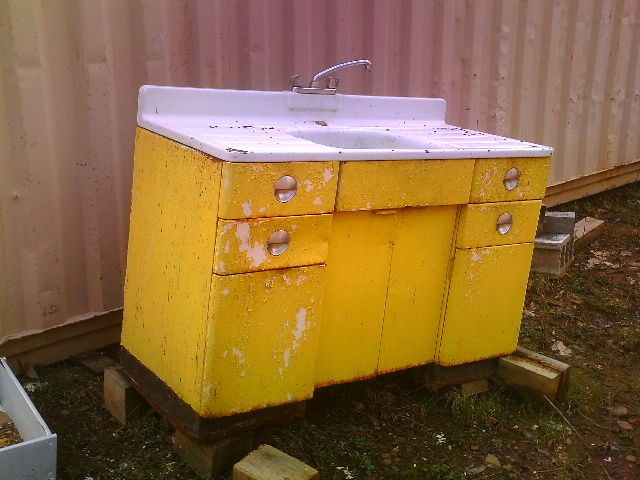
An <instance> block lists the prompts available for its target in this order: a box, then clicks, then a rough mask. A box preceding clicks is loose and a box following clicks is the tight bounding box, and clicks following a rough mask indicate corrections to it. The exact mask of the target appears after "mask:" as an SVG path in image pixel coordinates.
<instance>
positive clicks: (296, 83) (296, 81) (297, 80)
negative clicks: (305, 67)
mask: <svg viewBox="0 0 640 480" xmlns="http://www.w3.org/2000/svg"><path fill="white" fill-rule="evenodd" d="M291 86H292V87H293V88H296V87H301V86H302V75H294V76H292V77H291Z"/></svg>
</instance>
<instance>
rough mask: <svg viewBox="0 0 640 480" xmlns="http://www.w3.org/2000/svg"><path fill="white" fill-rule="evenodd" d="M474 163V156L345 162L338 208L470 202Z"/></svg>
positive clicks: (381, 208)
mask: <svg viewBox="0 0 640 480" xmlns="http://www.w3.org/2000/svg"><path fill="white" fill-rule="evenodd" d="M473 164H474V161H473V160H393V161H392V160H387V161H371V162H345V163H342V164H341V165H340V182H339V185H338V195H337V201H336V210H338V211H353V210H383V209H388V208H402V207H420V206H429V205H456V204H464V203H468V201H469V191H470V189H471V179H472V177H473Z"/></svg>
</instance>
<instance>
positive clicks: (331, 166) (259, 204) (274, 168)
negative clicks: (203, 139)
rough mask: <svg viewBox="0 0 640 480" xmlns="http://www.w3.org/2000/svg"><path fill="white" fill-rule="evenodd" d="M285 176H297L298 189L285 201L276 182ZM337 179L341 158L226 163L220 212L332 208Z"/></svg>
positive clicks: (272, 213) (242, 214) (237, 214)
mask: <svg viewBox="0 0 640 480" xmlns="http://www.w3.org/2000/svg"><path fill="white" fill-rule="evenodd" d="M285 176H290V177H292V178H293V179H295V181H296V190H295V195H294V196H293V198H291V199H290V200H289V201H286V202H281V201H279V200H278V199H277V198H276V191H275V189H276V182H277V181H278V180H279V179H280V178H282V177H285ZM337 183H338V162H297V163H225V164H224V166H223V167H222V182H221V186H220V211H219V213H218V215H219V216H220V218H227V219H234V218H255V217H281V216H289V215H302V214H313V213H327V212H331V211H333V207H334V204H335V196H336V186H337ZM283 193H284V192H283Z"/></svg>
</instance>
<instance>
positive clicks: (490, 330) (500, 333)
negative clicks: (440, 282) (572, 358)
mask: <svg viewBox="0 0 640 480" xmlns="http://www.w3.org/2000/svg"><path fill="white" fill-rule="evenodd" d="M532 254H533V244H532V243H525V244H519V245H503V246H498V247H486V248H472V249H468V250H461V249H458V250H456V254H455V260H454V265H453V272H452V275H451V283H450V287H449V295H448V298H447V308H446V313H445V317H444V323H443V327H442V333H441V337H440V342H439V351H438V359H437V361H438V363H439V364H441V365H459V364H462V363H467V362H474V361H477V360H482V359H485V358H489V357H497V356H500V355H505V354H510V353H513V352H514V351H515V349H516V347H517V345H518V332H519V329H520V320H521V318H522V307H523V305H524V296H525V292H526V288H527V279H528V274H529V267H530V265H531V256H532Z"/></svg>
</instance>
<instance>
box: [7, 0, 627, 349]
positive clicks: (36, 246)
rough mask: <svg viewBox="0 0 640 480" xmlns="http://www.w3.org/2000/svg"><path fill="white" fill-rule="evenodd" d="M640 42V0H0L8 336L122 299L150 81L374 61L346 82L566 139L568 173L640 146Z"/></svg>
mask: <svg viewBox="0 0 640 480" xmlns="http://www.w3.org/2000/svg"><path fill="white" fill-rule="evenodd" d="M639 45H640V2H638V1H637V0H617V1H604V0H580V1H578V0H573V1H567V0H559V1H552V0H543V1H534V0H531V1H525V0H522V1H516V0H503V1H499V0H496V1H482V2H480V1H474V0H467V1H463V0H450V1H435V0H433V1H429V0H413V1H411V0H403V1H392V0H332V1H330V0H327V1H324V0H313V1H305V0H226V1H225V0H220V1H201V2H193V1H187V0H185V1H157V0H148V1H131V0H119V1H115V0H102V1H71V0H66V1H65V0H57V1H41V2H40V1H32V0H4V1H0V62H1V63H0V67H1V68H0V119H1V120H0V320H1V322H0V343H1V342H2V339H3V338H5V339H6V338H7V337H10V336H15V335H21V334H24V333H29V332H35V331H40V330H43V329H46V328H50V327H55V326H58V325H61V324H64V323H68V322H72V321H75V320H80V319H83V318H86V317H87V316H88V315H90V314H91V312H103V311H107V310H111V309H114V308H118V307H120V306H121V305H122V285H123V278H124V269H125V259H126V243H127V232H128V215H129V202H130V187H131V172H132V168H131V167H132V151H133V135H134V128H135V113H136V96H137V89H138V88H139V86H140V85H142V84H162V85H182V86H198V87H216V88H236V89H257V90H282V89H286V88H287V87H288V79H289V77H290V75H292V74H294V73H300V74H303V75H304V77H305V81H308V80H309V78H310V76H311V75H312V74H313V73H314V72H316V71H318V70H320V69H322V68H324V67H326V66H329V65H332V64H335V63H338V62H340V61H344V60H350V59H356V58H369V59H371V60H372V61H373V64H374V71H373V73H371V74H364V72H363V71H361V70H359V69H358V70H351V71H344V72H341V75H340V78H341V84H340V91H342V92H343V93H362V94H375V95H401V96H423V97H442V98H445V99H446V100H447V101H448V109H447V120H448V122H450V123H453V124H457V125H461V126H466V127H470V128H474V129H479V130H484V131H489V132H495V133H499V134H503V135H507V136H512V137H517V138H523V139H526V140H529V141H534V142H538V143H542V144H546V145H551V146H554V147H555V148H556V149H557V155H556V157H555V162H554V165H553V171H552V176H551V179H550V181H551V183H558V182H563V181H566V180H569V179H572V178H577V177H581V176H584V175H587V174H590V173H593V172H597V171H602V170H606V169H609V168H611V167H614V166H616V165H623V164H627V163H631V162H634V161H637V160H638V159H640V61H639V55H640V54H639V53H638V52H639V51H640V49H639V48H638V46H639ZM238 108H239V109H241V108H242V106H241V105H239V106H238Z"/></svg>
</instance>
